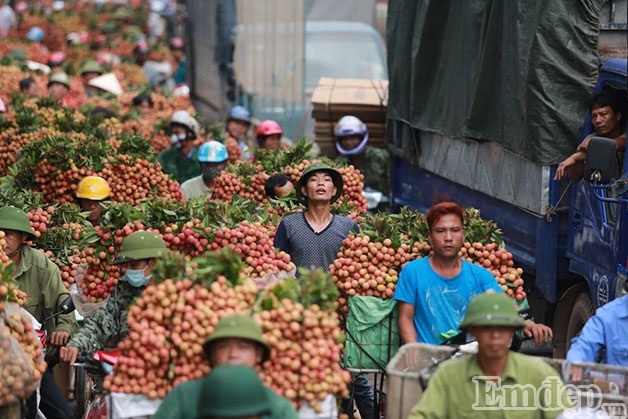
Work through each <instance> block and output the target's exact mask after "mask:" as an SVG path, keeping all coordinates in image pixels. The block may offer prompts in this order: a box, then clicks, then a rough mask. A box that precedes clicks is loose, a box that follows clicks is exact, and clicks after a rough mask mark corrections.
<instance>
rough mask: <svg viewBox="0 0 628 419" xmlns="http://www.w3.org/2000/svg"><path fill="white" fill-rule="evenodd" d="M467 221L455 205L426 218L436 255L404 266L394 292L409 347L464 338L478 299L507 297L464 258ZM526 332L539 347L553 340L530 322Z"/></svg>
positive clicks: (438, 207) (488, 275)
mask: <svg viewBox="0 0 628 419" xmlns="http://www.w3.org/2000/svg"><path fill="white" fill-rule="evenodd" d="M463 221H464V209H463V208H462V207H461V206H460V205H458V204H456V203H453V202H441V203H439V204H436V205H434V206H433V207H432V208H430V210H429V212H428V214H427V223H428V226H429V229H430V232H429V235H428V238H429V241H430V244H431V246H432V250H433V254H432V255H431V256H429V257H425V258H421V259H417V260H414V261H412V262H410V263H408V264H407V265H406V266H404V268H403V269H402V270H401V273H400V275H399V281H398V282H397V287H396V289H395V297H394V298H395V300H397V301H398V303H399V332H400V334H401V339H402V341H403V342H404V343H409V342H424V343H431V344H440V343H442V342H443V341H445V340H447V339H448V338H451V337H453V336H455V335H457V334H459V333H460V330H459V329H458V325H459V324H460V322H461V321H462V318H463V317H464V315H465V313H466V312H467V306H468V305H469V303H470V302H471V300H472V299H473V297H475V296H476V295H478V294H482V293H483V292H485V291H487V290H489V289H492V290H495V291H496V292H500V293H503V292H504V291H503V290H502V289H501V287H500V286H499V284H498V283H497V281H496V280H495V278H494V277H493V275H491V273H490V272H489V271H487V270H486V269H484V268H482V267H480V266H478V265H474V264H471V263H468V262H467V261H465V260H463V259H461V258H460V256H459V254H458V252H460V249H461V248H462V246H463V244H464V230H463ZM523 332H524V334H525V335H526V336H528V337H533V338H534V340H535V343H536V344H537V345H541V344H543V343H544V342H545V341H547V339H549V337H551V336H552V330H551V329H550V328H549V327H547V326H545V325H542V324H536V323H534V322H532V321H531V320H526V326H525V328H524V329H523Z"/></svg>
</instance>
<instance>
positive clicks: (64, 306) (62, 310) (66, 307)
mask: <svg viewBox="0 0 628 419" xmlns="http://www.w3.org/2000/svg"><path fill="white" fill-rule="evenodd" d="M75 309H76V307H75V306H74V301H72V297H68V298H66V299H65V300H63V302H62V303H61V306H60V307H59V311H57V313H55V315H61V314H70V313H72V312H73V311H74V310H75Z"/></svg>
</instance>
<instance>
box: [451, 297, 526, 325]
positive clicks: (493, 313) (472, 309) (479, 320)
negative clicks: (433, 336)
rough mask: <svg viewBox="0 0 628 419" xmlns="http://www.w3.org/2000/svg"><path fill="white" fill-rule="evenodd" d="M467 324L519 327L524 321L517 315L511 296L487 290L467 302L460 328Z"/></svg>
mask: <svg viewBox="0 0 628 419" xmlns="http://www.w3.org/2000/svg"><path fill="white" fill-rule="evenodd" d="M469 326H507V327H513V328H515V329H520V328H522V327H523V326H525V321H523V319H522V318H521V317H519V313H518V312H517V306H516V305H515V302H514V301H513V300H512V298H510V297H508V296H507V295H506V294H502V293H496V292H495V291H487V292H485V293H484V294H480V295H478V296H476V297H475V298H474V299H473V300H472V301H471V303H469V307H468V308H467V314H466V315H465V316H464V319H463V320H462V323H460V330H465V329H466V328H467V327H469Z"/></svg>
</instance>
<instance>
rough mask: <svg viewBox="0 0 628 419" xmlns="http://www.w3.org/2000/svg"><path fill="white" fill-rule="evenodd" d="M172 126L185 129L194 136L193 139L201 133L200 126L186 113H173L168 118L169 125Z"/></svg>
mask: <svg viewBox="0 0 628 419" xmlns="http://www.w3.org/2000/svg"><path fill="white" fill-rule="evenodd" d="M173 124H177V125H182V126H184V127H186V128H187V129H188V131H190V132H191V133H192V134H194V137H193V138H196V137H198V135H199V134H200V132H201V125H200V124H199V123H198V121H197V120H196V119H194V117H193V116H192V115H190V114H189V113H188V112H187V111H176V112H175V113H173V114H172V116H171V117H170V125H173Z"/></svg>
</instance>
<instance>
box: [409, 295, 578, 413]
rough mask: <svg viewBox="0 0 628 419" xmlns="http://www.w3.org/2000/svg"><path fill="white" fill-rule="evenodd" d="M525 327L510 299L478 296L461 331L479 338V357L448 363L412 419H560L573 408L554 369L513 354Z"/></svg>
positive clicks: (439, 372)
mask: <svg viewBox="0 0 628 419" xmlns="http://www.w3.org/2000/svg"><path fill="white" fill-rule="evenodd" d="M525 324H526V323H525V321H524V320H522V319H521V318H520V316H519V313H518V310H517V307H516V305H515V303H514V301H513V300H512V299H511V298H510V297H508V296H507V295H505V294H503V293H496V292H495V291H492V290H489V291H487V292H485V293H483V294H480V295H478V296H476V297H475V298H474V299H473V300H472V301H471V303H470V304H469V307H468V309H467V313H466V315H465V317H464V319H463V320H462V322H461V323H460V326H459V327H460V329H461V330H463V331H465V332H467V333H468V334H470V335H472V336H473V337H474V338H475V339H476V340H477V343H478V352H477V354H475V355H468V356H463V357H460V358H457V359H452V360H449V361H445V362H443V363H442V364H441V365H440V366H439V367H438V369H437V370H436V372H435V373H434V375H433V376H432V378H431V379H430V381H429V385H428V387H427V390H426V391H425V393H423V396H422V397H421V400H420V401H419V403H418V404H417V405H416V406H414V408H413V409H412V412H411V413H410V418H434V419H435V418H461V417H464V418H482V419H484V418H488V419H491V418H501V419H509V418H530V419H532V418H535V419H536V418H556V417H557V416H558V415H559V414H560V413H561V412H562V411H563V410H565V409H567V408H569V407H571V403H570V401H569V399H568V397H567V393H566V392H565V389H564V387H563V382H562V380H561V379H560V377H559V376H558V374H557V372H556V371H555V370H554V369H553V368H552V367H551V366H549V365H548V364H547V363H545V362H544V361H543V360H541V359H539V358H535V357H532V356H528V355H523V354H519V353H516V352H512V351H510V349H509V348H510V343H511V341H512V338H513V334H514V332H515V330H517V329H522V328H523V327H524V326H525Z"/></svg>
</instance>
